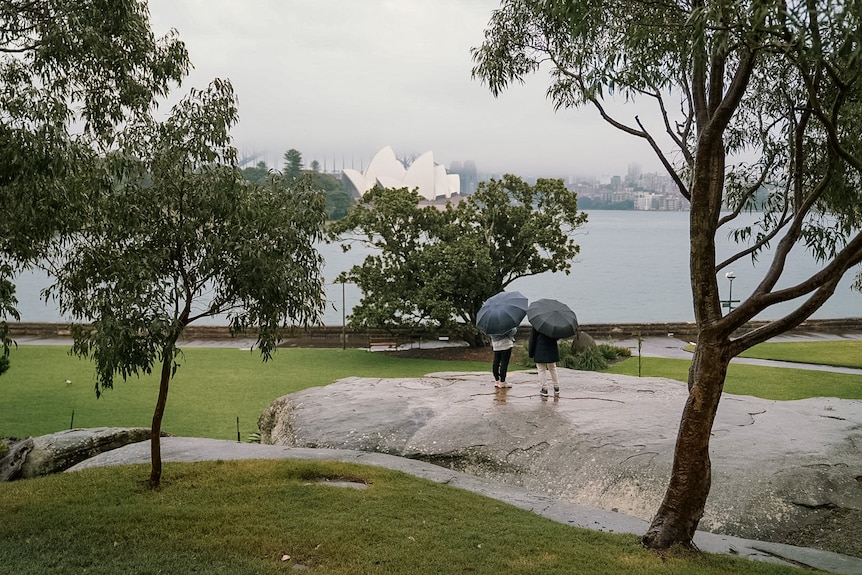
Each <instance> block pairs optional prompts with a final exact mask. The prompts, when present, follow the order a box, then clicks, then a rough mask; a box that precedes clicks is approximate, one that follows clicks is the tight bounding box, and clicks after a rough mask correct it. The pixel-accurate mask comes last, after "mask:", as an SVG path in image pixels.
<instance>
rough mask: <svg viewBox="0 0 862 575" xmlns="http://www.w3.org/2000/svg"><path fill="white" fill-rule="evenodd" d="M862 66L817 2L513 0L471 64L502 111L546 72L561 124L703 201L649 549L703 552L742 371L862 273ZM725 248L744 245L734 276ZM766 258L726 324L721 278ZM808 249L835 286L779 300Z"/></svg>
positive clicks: (812, 286)
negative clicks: (700, 532)
mask: <svg viewBox="0 0 862 575" xmlns="http://www.w3.org/2000/svg"><path fill="white" fill-rule="evenodd" d="M860 50H862V5H860V4H859V3H853V2H848V3H844V2H830V1H816V0H812V1H810V2H806V3H796V4H787V3H783V2H771V1H767V2H761V1H758V0H752V1H750V2H749V1H741V0H703V1H699V2H694V3H686V2H666V3H655V2H646V1H641V0H618V1H616V2H605V3H601V4H596V3H594V2H585V1H582V0H577V1H574V2H560V1H558V0H546V1H542V0H505V1H504V2H503V4H502V6H501V8H500V9H499V10H498V11H495V12H494V15H493V17H492V19H491V21H490V23H489V26H488V29H487V30H486V33H485V41H484V42H483V43H482V44H481V46H480V47H478V48H475V49H474V50H473V58H474V63H475V66H474V68H473V75H474V77H476V78H479V79H481V80H482V81H483V82H485V83H487V85H488V87H489V88H490V90H491V92H492V93H493V94H495V95H497V94H499V93H500V92H501V91H503V90H504V89H506V88H507V87H508V86H509V85H510V84H511V83H513V82H515V81H518V82H523V81H524V79H525V78H526V76H527V75H528V74H530V73H532V72H535V71H537V70H539V69H540V68H541V67H543V66H546V67H548V68H549V69H550V73H551V78H552V81H551V86H550V87H549V89H548V96H549V97H550V98H551V99H552V101H553V103H554V106H555V107H556V108H563V107H577V106H581V105H587V106H591V107H593V108H594V109H595V110H596V111H597V112H598V114H599V115H600V116H601V117H602V118H603V119H604V120H606V121H607V122H608V123H609V124H610V125H611V126H613V127H615V128H617V129H619V130H622V131H623V132H625V133H627V134H629V135H631V136H632V137H636V138H640V139H642V140H643V141H644V142H645V144H646V145H647V146H649V147H650V148H651V149H652V150H653V152H654V153H655V154H656V156H657V157H658V158H659V160H660V161H661V162H662V164H663V165H664V166H665V168H666V169H667V171H668V173H669V174H670V176H671V177H672V178H673V179H674V181H675V182H676V185H677V187H678V189H679V192H680V193H681V194H682V195H683V196H684V197H685V198H687V199H688V200H689V201H690V202H691V215H690V283H691V293H692V303H693V306H694V315H695V323H696V328H697V333H698V336H697V348H696V351H695V353H694V357H693V360H692V363H691V368H690V371H689V378H688V390H689V395H688V400H687V402H686V404H685V408H684V410H683V413H682V417H681V421H680V426H679V431H678V435H677V440H676V447H675V454H674V462H673V467H672V471H671V477H670V481H669V484H668V487H667V491H666V494H665V497H664V500H663V502H662V503H661V506H660V507H659V509H658V511H657V513H656V515H655V517H654V518H653V520H652V523H651V525H650V526H649V529H648V531H647V533H646V534H645V536H644V537H643V541H644V543H645V544H646V545H648V546H650V547H653V548H666V547H668V546H670V545H672V544H674V543H680V544H684V545H691V541H692V537H693V535H694V532H695V530H696V528H697V525H698V523H699V521H700V519H701V517H702V515H703V510H704V506H705V504H706V500H707V497H708V494H709V489H710V481H711V479H710V478H711V468H710V460H709V439H710V432H711V430H712V424H713V421H714V418H715V414H716V411H717V409H718V405H719V401H720V398H721V393H722V387H723V384H724V379H725V374H726V371H727V366H728V363H729V362H730V360H731V359H732V358H733V357H735V356H736V355H738V354H739V353H741V352H742V351H744V350H746V349H748V348H750V347H752V346H753V345H756V344H758V343H761V342H763V341H766V340H768V339H769V338H771V337H774V336H776V335H779V334H781V333H783V332H785V331H787V330H789V329H791V328H793V327H795V326H798V325H799V324H800V323H802V322H803V321H805V320H806V319H807V318H808V317H810V316H811V315H812V314H813V313H814V312H815V311H817V309H818V308H820V307H821V306H822V305H823V303H824V302H826V300H827V299H828V298H829V297H830V296H831V295H832V293H833V292H834V290H835V288H836V286H837V285H838V282H839V281H840V279H841V278H842V276H843V275H844V274H845V272H847V271H848V270H849V269H850V268H852V267H853V266H855V265H857V264H859V263H860V261H862V234H860V216H862V211H860V207H859V206H862V201H860V200H862V197H860V196H862V188H860V185H859V184H860V180H862V142H860V140H859V133H860V132H862V105H860V101H862V100H860V96H862V76H860V74H859V69H860V63H862V62H860V57H862V51H860ZM779 86H780V89H777V87H779ZM611 98H615V99H616V100H617V101H621V100H625V101H627V102H629V101H637V102H639V103H647V104H652V105H653V106H654V109H655V111H656V114H655V117H656V119H657V122H656V123H651V122H649V120H648V119H647V118H646V116H644V115H641V116H635V117H634V118H632V119H631V121H625V120H623V119H620V118H619V117H617V116H615V115H614V114H612V113H611V112H610V111H609V106H608V104H609V101H610V99H611ZM662 138H663V140H662ZM664 141H666V142H668V143H667V144H663V142H664ZM665 147H667V150H665ZM758 193H760V194H764V193H765V194H766V200H765V202H763V203H757V197H758V196H757V195H758ZM723 204H726V206H727V207H728V208H729V209H730V211H729V212H723V211H722V206H723ZM748 210H762V216H761V217H760V218H759V220H758V222H757V223H756V224H755V225H753V226H741V225H740V226H739V227H734V226H735V225H737V224H735V223H734V222H735V220H736V217H737V216H738V215H739V214H740V213H742V212H743V211H748ZM718 233H729V234H732V235H733V237H735V238H736V239H738V240H739V241H740V249H739V251H738V252H737V253H736V254H733V255H731V256H730V257H728V258H726V259H724V260H721V261H719V260H718V258H717V255H716V250H715V238H716V235H717V234H718ZM767 248H773V249H772V251H771V253H770V254H769V257H770V258H771V259H770V260H768V261H765V262H764V263H765V264H766V267H765V269H764V270H763V275H762V279H761V281H760V283H759V284H758V285H757V287H756V288H755V289H754V291H753V292H752V293H751V294H750V295H749V296H748V297H747V298H745V299H744V300H743V301H742V302H741V303H740V304H739V305H738V306H736V307H734V308H733V310H732V311H730V312H729V313H727V314H724V315H723V313H722V311H723V310H722V301H721V298H720V295H719V288H718V280H717V274H718V273H719V272H720V271H721V270H724V269H727V267H728V266H729V265H731V264H732V263H734V262H738V261H740V260H742V259H743V258H751V259H752V260H753V261H756V260H758V258H763V257H764V254H765V250H766V249H767ZM794 248H795V249H808V250H811V251H812V252H813V253H814V254H815V255H816V256H817V257H818V258H819V259H820V260H821V263H822V266H823V267H822V270H821V271H819V272H817V273H815V274H813V275H811V276H810V277H808V278H805V279H803V280H801V281H791V282H790V283H789V284H788V285H785V286H783V287H778V286H779V285H781V278H782V275H783V273H784V272H785V261H786V257H787V255H788V253H789V252H790V251H791V249H794ZM782 302H793V306H792V307H791V308H789V309H790V311H787V312H786V313H785V315H783V316H782V317H781V318H780V319H777V320H774V321H770V322H768V323H766V324H765V325H763V326H762V327H758V328H757V329H753V330H750V331H747V332H744V333H742V332H741V331H740V328H742V327H743V326H745V324H746V323H747V322H748V321H749V320H751V319H753V318H755V317H756V316H758V314H760V313H761V312H763V311H764V310H766V309H768V308H770V307H771V306H774V305H776V304H779V303H782Z"/></svg>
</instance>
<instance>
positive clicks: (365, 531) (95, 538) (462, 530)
mask: <svg viewBox="0 0 862 575" xmlns="http://www.w3.org/2000/svg"><path fill="white" fill-rule="evenodd" d="M144 477H146V469H144V468H143V467H142V466H123V467H117V468H102V469H92V470H87V471H84V472H79V473H71V474H59V475H54V476H49V477H44V478H40V479H33V480H28V481H20V482H13V483H0V517H3V521H1V522H0V558H2V562H0V572H3V573H15V574H16V575H42V574H44V573H51V574H52V575H67V574H68V575H72V574H75V575H77V574H79V573H88V574H90V575H113V574H116V573H136V574H140V575H144V574H156V573H207V574H230V575H257V574H278V573H296V572H297V571H296V570H295V569H296V568H297V566H303V567H304V568H306V569H307V570H308V571H309V572H311V573H316V574H319V575H348V574H349V575H365V574H384V573H387V574H401V573H404V574H411V575H425V574H432V573H433V574H438V573H470V574H472V575H499V574H500V573H507V574H536V575H539V574H541V575H557V574H560V575H562V574H568V575H571V574H584V575H586V574H589V575H628V574H631V575H682V574H694V573H697V574H699V575H719V574H726V573H735V574H738V575H790V574H794V573H802V571H801V570H797V569H793V568H788V567H779V566H776V565H770V564H764V563H757V562H752V561H746V560H743V559H739V558H735V557H731V556H724V555H721V556H719V555H706V554H704V555H697V554H690V553H685V552H681V551H671V552H669V553H666V554H661V555H659V554H655V553H652V552H650V551H647V550H646V549H644V548H643V547H641V546H640V545H639V544H638V541H637V537H636V536H634V535H613V534H606V533H600V532H595V531H588V530H583V529H576V528H573V527H569V526H567V525H564V524H561V523H557V522H554V521H551V520H549V519H545V518H543V517H540V516H538V515H534V514H533V513H530V512H528V511H523V510H520V509H517V508H515V507H513V506H510V505H507V504H504V503H501V502H499V501H496V500H493V499H490V498H487V497H482V496H479V495H475V494H472V493H469V492H466V491H461V490H458V489H455V488H452V487H449V486H446V485H443V484H437V483H432V482H430V481H427V480H423V479H418V478H415V477H412V476H408V475H405V474H403V473H400V472H396V471H390V470H386V469H380V468H374V467H367V466H360V465H355V464H346V463H325V462H302V461H230V462H206V463H188V464H171V465H170V466H169V467H168V468H167V470H166V476H165V484H164V487H163V488H162V489H160V490H158V491H148V490H147V489H146V488H145V487H144V486H143V483H142V481H141V479H142V478H144ZM319 478H330V479H334V478H349V479H353V480H358V481H361V482H363V483H366V484H367V485H368V488H367V489H364V490H357V489H348V488H339V487H332V486H328V485H325V484H321V483H318V482H316V481H315V480H316V479H319ZM300 568H302V567H300Z"/></svg>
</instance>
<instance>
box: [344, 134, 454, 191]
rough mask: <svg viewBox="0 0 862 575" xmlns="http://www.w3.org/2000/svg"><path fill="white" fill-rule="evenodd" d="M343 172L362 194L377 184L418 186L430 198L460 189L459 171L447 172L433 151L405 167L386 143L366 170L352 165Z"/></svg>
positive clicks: (385, 186) (394, 186) (409, 187)
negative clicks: (435, 157)
mask: <svg viewBox="0 0 862 575" xmlns="http://www.w3.org/2000/svg"><path fill="white" fill-rule="evenodd" d="M342 173H343V174H344V177H345V178H347V180H348V181H349V182H350V184H351V185H352V186H353V187H354V188H356V191H357V192H358V193H359V194H360V195H362V194H364V193H365V192H367V191H368V190H370V189H371V188H373V187H374V186H375V185H379V186H382V187H384V188H407V189H410V190H413V189H418V191H419V195H420V196H422V197H423V198H425V199H426V200H431V201H433V200H435V199H437V198H439V197H440V196H444V197H446V198H449V197H451V196H452V194H460V193H461V178H460V177H459V176H458V174H449V173H447V172H446V168H445V167H443V166H441V165H439V164H437V163H435V162H434V154H433V153H431V152H425V153H424V154H422V155H421V156H419V157H418V158H416V159H415V160H414V161H413V163H412V164H410V166H409V167H408V168H405V167H404V164H402V163H401V162H400V161H399V160H398V158H396V157H395V152H394V151H393V150H392V147H391V146H386V147H385V148H383V149H381V150H380V151H379V152H377V153H376V154H375V155H374V158H372V159H371V163H370V164H368V168H367V169H366V170H365V172H364V173H362V172H359V171H358V170H352V169H345V170H343V172H342Z"/></svg>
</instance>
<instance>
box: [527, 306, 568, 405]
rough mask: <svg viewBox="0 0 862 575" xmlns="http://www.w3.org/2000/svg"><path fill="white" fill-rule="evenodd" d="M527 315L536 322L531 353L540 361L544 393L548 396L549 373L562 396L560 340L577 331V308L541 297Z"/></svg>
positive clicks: (557, 395) (555, 395) (542, 391)
mask: <svg viewBox="0 0 862 575" xmlns="http://www.w3.org/2000/svg"><path fill="white" fill-rule="evenodd" d="M527 319H529V320H530V325H531V326H533V328H532V330H531V331H530V357H531V358H533V359H534V360H535V362H536V368H537V369H538V371H539V381H540V382H541V384H542V390H541V392H540V393H541V395H542V397H548V374H549V373H550V374H551V382H552V383H553V384H554V397H559V396H560V383H559V380H558V379H557V362H558V361H560V348H559V347H558V346H557V340H559V339H561V338H564V337H571V336H573V335H575V332H576V331H577V329H578V318H577V316H575V312H573V311H572V309H571V308H570V307H569V306H567V305H566V304H564V303H563V302H561V301H557V300H555V299H539V300H536V301H534V302H533V303H531V304H530V305H529V307H528V308H527Z"/></svg>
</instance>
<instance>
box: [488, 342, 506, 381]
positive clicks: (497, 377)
mask: <svg viewBox="0 0 862 575" xmlns="http://www.w3.org/2000/svg"><path fill="white" fill-rule="evenodd" d="M502 353H503V352H501V351H495V352H494V362H493V363H492V364H491V372H492V373H493V374H494V385H495V386H497V387H503V383H502V382H503V378H505V375H503V376H502V378H501V374H500V372H501V370H500V364H501V363H502V360H503V355H502Z"/></svg>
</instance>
